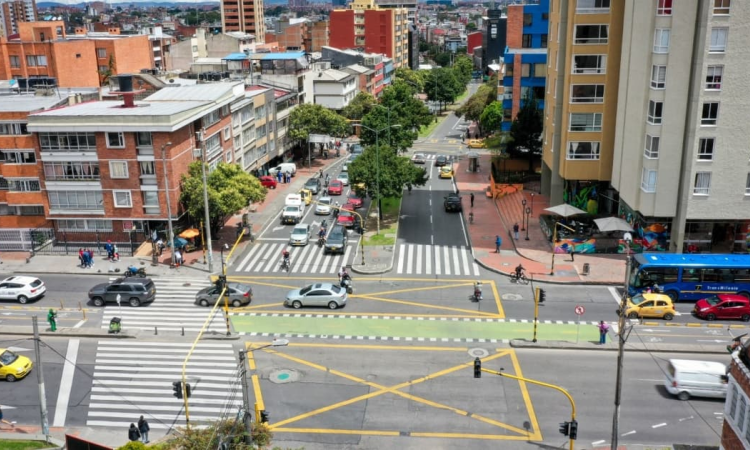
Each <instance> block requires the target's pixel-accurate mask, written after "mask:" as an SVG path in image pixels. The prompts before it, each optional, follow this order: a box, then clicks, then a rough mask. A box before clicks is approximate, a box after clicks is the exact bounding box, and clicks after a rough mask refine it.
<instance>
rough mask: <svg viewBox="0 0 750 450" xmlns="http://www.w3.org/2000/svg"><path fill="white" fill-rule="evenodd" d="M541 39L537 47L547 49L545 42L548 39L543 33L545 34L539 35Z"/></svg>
mask: <svg viewBox="0 0 750 450" xmlns="http://www.w3.org/2000/svg"><path fill="white" fill-rule="evenodd" d="M541 37H542V41H541V43H540V44H539V46H540V47H541V48H547V41H548V39H549V38H548V37H547V34H546V33H545V34H543V35H541Z"/></svg>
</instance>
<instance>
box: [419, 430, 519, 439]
mask: <svg viewBox="0 0 750 450" xmlns="http://www.w3.org/2000/svg"><path fill="white" fill-rule="evenodd" d="M409 436H411V437H430V438H443V439H486V440H493V441H521V440H526V439H529V438H528V437H527V434H526V431H524V434H523V435H522V436H508V435H503V434H472V433H425V432H414V433H409ZM529 440H530V439H529Z"/></svg>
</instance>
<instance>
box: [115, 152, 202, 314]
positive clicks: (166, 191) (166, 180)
mask: <svg viewBox="0 0 750 450" xmlns="http://www.w3.org/2000/svg"><path fill="white" fill-rule="evenodd" d="M171 146H172V143H171V142H167V143H166V144H164V145H162V146H161V165H162V167H163V168H164V195H165V197H166V198H167V225H168V227H169V237H168V238H167V242H169V245H171V248H172V252H171V253H172V263H171V264H170V265H169V267H174V266H175V256H174V252H175V250H176V248H175V247H176V246H175V243H174V230H173V229H172V202H171V200H170V199H169V178H168V177H167V153H166V149H167V147H171ZM205 182H206V181H205V180H203V183H204V184H205ZM118 295H119V294H118ZM117 304H118V305H119V304H120V302H117Z"/></svg>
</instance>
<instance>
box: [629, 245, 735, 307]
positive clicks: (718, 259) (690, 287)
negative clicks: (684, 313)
mask: <svg viewBox="0 0 750 450" xmlns="http://www.w3.org/2000/svg"><path fill="white" fill-rule="evenodd" d="M654 284H658V285H659V287H661V289H662V290H663V291H664V293H665V294H667V295H669V296H670V297H671V298H672V301H678V300H700V299H702V298H705V297H708V296H709V295H715V294H739V295H742V296H745V297H747V298H750V254H748V255H739V254H737V255H735V254H730V255H721V254H695V253H688V254H674V253H641V254H638V255H635V257H634V258H633V267H632V272H631V277H630V285H629V288H628V290H629V294H630V295H635V294H637V293H638V292H641V291H644V290H646V289H648V288H649V287H651V286H653V285H654Z"/></svg>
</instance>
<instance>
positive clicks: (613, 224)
mask: <svg viewBox="0 0 750 450" xmlns="http://www.w3.org/2000/svg"><path fill="white" fill-rule="evenodd" d="M594 223H595V224H596V226H597V227H598V228H599V231H602V232H605V231H633V227H631V226H630V224H629V223H627V222H626V221H624V220H622V219H620V218H619V217H603V218H601V219H595V220H594Z"/></svg>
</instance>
